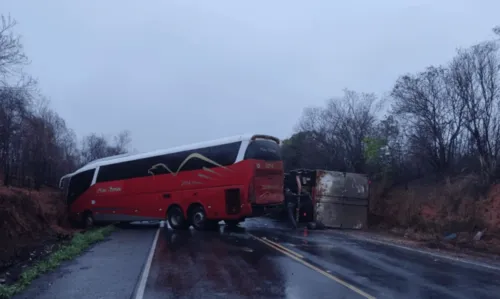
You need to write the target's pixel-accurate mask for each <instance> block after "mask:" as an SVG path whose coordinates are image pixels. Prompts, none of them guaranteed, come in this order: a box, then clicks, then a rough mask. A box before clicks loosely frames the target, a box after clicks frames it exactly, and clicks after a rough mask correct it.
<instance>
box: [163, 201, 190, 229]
mask: <svg viewBox="0 0 500 299" xmlns="http://www.w3.org/2000/svg"><path fill="white" fill-rule="evenodd" d="M167 222H168V225H170V227H171V228H172V229H186V228H188V223H187V221H186V218H184V213H183V212H182V209H181V207H179V206H172V207H170V208H169V209H168V211H167Z"/></svg>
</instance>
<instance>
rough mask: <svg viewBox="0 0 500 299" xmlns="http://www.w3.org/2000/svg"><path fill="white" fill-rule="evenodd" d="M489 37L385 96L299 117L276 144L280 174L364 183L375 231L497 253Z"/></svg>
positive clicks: (499, 153)
mask: <svg viewBox="0 0 500 299" xmlns="http://www.w3.org/2000/svg"><path fill="white" fill-rule="evenodd" d="M493 33H494V34H493V35H492V38H491V39H490V40H486V41H483V42H480V43H478V44H476V45H472V46H470V47H466V48H460V49H458V50H457V53H456V55H455V57H451V59H450V61H448V62H443V64H442V65H434V66H433V65H431V66H428V67H427V68H425V69H422V70H421V71H418V72H415V73H408V74H403V75H401V76H400V77H399V78H398V79H397V80H396V82H395V83H394V86H393V88H392V90H390V91H389V92H388V93H387V94H386V95H384V96H378V95H376V94H374V93H361V92H356V91H352V90H345V93H344V95H343V96H341V97H337V98H332V99H330V100H328V101H327V102H326V105H325V106H323V107H308V108H306V109H305V110H304V112H303V114H302V117H301V119H300V120H299V122H298V124H297V127H296V132H295V134H293V136H291V137H290V138H289V139H287V140H284V142H283V144H284V145H283V157H284V161H285V166H286V168H287V169H294V168H311V169H315V168H323V169H331V170H337V171H347V172H358V173H366V174H368V175H369V177H370V179H371V181H372V185H371V198H370V212H371V213H370V220H371V225H372V227H379V228H381V229H383V230H385V231H387V230H391V231H393V232H394V233H397V234H400V235H404V236H405V237H408V238H417V239H425V240H432V241H433V242H436V240H437V241H438V242H439V241H444V242H448V243H454V244H456V245H461V246H465V247H480V248H482V249H484V250H491V251H493V252H500V241H499V240H500V237H499V228H500V193H499V190H500V189H499V186H498V185H497V184H498V181H499V179H500V163H499V162H500V55H499V54H500V51H499V46H500V44H499V37H500V36H499V33H500V27H499V28H495V29H494V30H493ZM411 55H413V54H411ZM408 59H411V56H408Z"/></svg>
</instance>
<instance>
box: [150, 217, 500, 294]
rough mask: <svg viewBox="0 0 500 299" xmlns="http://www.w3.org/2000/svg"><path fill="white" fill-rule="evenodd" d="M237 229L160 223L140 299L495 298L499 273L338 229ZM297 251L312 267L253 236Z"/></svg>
mask: <svg viewBox="0 0 500 299" xmlns="http://www.w3.org/2000/svg"><path fill="white" fill-rule="evenodd" d="M244 226H245V228H242V229H239V230H238V231H229V232H228V231H224V227H221V231H219V232H197V231H194V230H188V231H172V230H169V229H162V232H161V234H160V238H159V239H158V243H157V246H156V252H155V255H154V258H153V262H152V265H151V270H150V273H149V277H148V281H147V285H146V291H145V294H144V298H145V299H155V298H305V299H308V298H364V297H363V296H362V295H360V294H359V293H357V292H355V291H353V290H351V289H349V288H347V287H346V286H345V285H343V283H342V282H345V284H348V285H352V286H353V288H355V289H358V290H360V292H365V293H367V294H369V295H372V296H374V297H376V298H440V299H444V298H499V295H498V294H500V273H499V272H496V271H494V270H489V269H486V268H480V267H476V266H473V265H467V264H462V263H457V262H453V261H449V260H444V259H437V258H435V257H433V256H429V255H424V254H421V253H417V252H411V251H406V250H403V249H400V248H396V247H392V246H387V245H381V244H376V243H370V242H367V241H360V240H357V239H353V238H350V237H348V236H346V235H343V234H340V233H335V232H331V231H330V232H323V231H310V232H309V233H308V235H307V236H304V235H303V233H302V232H301V231H291V230H288V229H284V228H282V227H281V228H280V227H279V226H278V227H272V228H271V227H270V225H269V223H268V222H265V221H264V222H261V220H254V219H251V220H247V222H246V223H245V225H244ZM249 233H251V234H252V235H254V236H257V237H261V238H267V239H268V240H271V241H274V242H276V243H278V244H281V245H282V246H284V247H286V248H288V249H290V250H293V251H294V252H297V253H298V254H300V255H302V256H303V258H302V259H301V260H303V261H305V263H307V264H312V265H313V266H316V267H317V268H320V269H321V270H323V271H325V272H327V273H330V274H331V275H333V276H334V277H336V278H338V279H339V280H340V282H341V283H339V282H338V281H335V280H334V279H332V278H331V277H327V275H324V273H323V274H321V273H319V272H318V271H316V270H313V269H310V268H309V267H307V266H306V265H304V264H303V263H301V262H299V261H296V260H294V259H292V258H290V257H288V256H286V255H285V254H283V253H282V252H280V251H278V250H276V249H273V248H271V247H270V246H268V245H266V244H264V243H262V242H259V241H257V240H256V239H254V238H252V237H251V236H250V235H249Z"/></svg>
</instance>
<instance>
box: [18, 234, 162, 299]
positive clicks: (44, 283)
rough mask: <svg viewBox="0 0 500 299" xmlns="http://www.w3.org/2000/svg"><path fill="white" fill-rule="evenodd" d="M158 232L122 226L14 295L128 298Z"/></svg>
mask: <svg viewBox="0 0 500 299" xmlns="http://www.w3.org/2000/svg"><path fill="white" fill-rule="evenodd" d="M155 232H156V229H155V228H147V227H144V228H142V227H141V228H130V229H120V230H118V231H116V232H114V233H113V234H112V235H111V236H110V237H108V238H107V240H105V241H103V242H101V243H98V244H96V245H95V246H93V247H91V248H90V249H89V250H88V251H87V252H85V253H84V254H83V255H81V256H79V257H78V258H76V259H75V260H72V261H69V262H66V263H63V264H62V265H61V266H60V267H59V268H58V269H57V270H55V271H54V272H51V273H48V274H46V275H44V276H41V277H39V278H38V279H36V280H35V281H33V283H32V284H31V286H30V287H29V288H28V289H27V290H25V291H24V292H23V293H21V294H19V295H17V296H15V297H14V298H15V299H28V298H29V299H53V298H75V299H79V298H82V299H83V298H129V297H130V295H131V293H132V292H133V289H134V286H135V285H136V282H137V279H138V278H139V275H140V273H141V270H142V266H143V264H144V262H145V260H146V257H147V254H148V252H149V249H150V247H151V241H152V239H153V237H154V233H155Z"/></svg>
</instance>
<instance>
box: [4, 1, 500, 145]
mask: <svg viewBox="0 0 500 299" xmlns="http://www.w3.org/2000/svg"><path fill="white" fill-rule="evenodd" d="M5 2H6V3H5ZM242 2H243V1H191V2H188V1H159V0H158V1H117V0H107V1H62V0H60V1H29V2H28V1H24V2H23V1H17V0H3V3H2V8H3V9H2V13H10V14H11V15H12V16H13V17H14V18H16V19H17V20H18V22H19V26H18V27H17V32H19V33H20V34H22V35H23V41H24V44H25V49H26V52H27V54H28V55H29V56H30V58H31V59H32V61H33V63H32V65H31V66H29V68H28V69H27V71H28V72H30V73H31V74H33V75H34V76H36V77H37V78H38V79H39V80H40V86H41V88H42V91H43V93H44V94H45V95H47V96H48V97H49V98H50V99H51V102H52V106H53V108H54V109H55V110H56V111H57V112H58V113H59V114H60V115H61V116H62V117H64V118H65V119H66V120H67V121H68V124H69V125H70V126H71V127H72V128H73V129H75V131H76V133H77V134H78V135H79V136H82V135H84V134H87V133H90V132H104V133H107V134H110V135H111V134H113V133H115V132H118V131H120V130H122V129H129V130H130V131H131V132H132V137H133V146H134V147H135V148H137V149H139V150H141V151H143V150H151V149H156V148H163V147H169V146H174V145H180V144H184V143H191V142H196V141H201V140H206V139H212V138H218V137H223V136H227V135H235V134H239V133H244V132H261V133H267V134H272V135H276V136H278V137H280V138H283V137H286V136H287V135H289V134H290V133H291V131H292V128H293V125H294V124H295V123H296V121H297V118H298V117H299V115H300V114H301V112H302V108H303V107H305V106H310V105H321V104H323V103H324V100H325V99H326V98H328V97H332V96H335V95H339V94H341V90H342V89H343V88H345V87H348V88H351V89H355V90H359V91H368V92H376V93H379V94H381V93H383V92H386V91H388V90H389V89H390V88H391V86H392V84H393V83H394V81H395V79H396V78H397V76H398V75H400V74H402V73H405V72H413V71H418V70H421V69H423V68H424V67H425V66H427V65H429V64H439V63H444V62H446V61H447V60H449V59H450V58H451V57H452V56H453V54H454V52H455V49H456V47H459V46H469V45H471V44H473V43H475V42H478V41H480V40H483V39H485V38H488V37H490V36H491V33H490V32H491V28H492V27H493V26H495V25H498V11H500V2H498V1H482V2H481V4H479V3H477V4H476V3H474V2H471V1H457V0H455V1H439V3H438V2H437V1H430V0H429V1H396V0H393V1H351V2H345V3H344V2H342V1H331V0H325V1H290V0H288V1H245V2H246V3H242Z"/></svg>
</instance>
